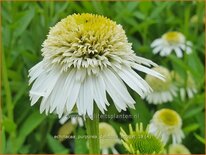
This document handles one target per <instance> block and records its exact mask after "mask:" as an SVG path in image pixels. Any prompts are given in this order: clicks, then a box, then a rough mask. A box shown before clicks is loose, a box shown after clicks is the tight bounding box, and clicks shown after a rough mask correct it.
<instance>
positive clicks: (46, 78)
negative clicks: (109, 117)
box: [29, 13, 161, 119]
mask: <svg viewBox="0 0 206 155" xmlns="http://www.w3.org/2000/svg"><path fill="white" fill-rule="evenodd" d="M42 46H43V48H42V55H43V60H42V61H41V62H39V63H38V64H36V65H35V66H34V67H32V68H31V70H30V71H29V77H30V80H29V83H30V84H31V83H33V86H32V88H31V90H30V93H29V94H30V99H31V105H34V104H35V103H36V102H37V101H38V100H39V99H40V98H41V97H42V101H41V105H40V112H41V113H42V112H43V111H45V112H46V114H48V113H52V112H56V113H57V114H58V116H59V117H61V116H62V115H63V113H64V112H65V113H66V114H69V113H71V111H72V109H73V107H74V106H75V105H76V107H77V111H78V114H79V115H81V116H86V115H88V116H89V117H90V118H91V119H92V118H93V107H94V104H95V105H97V107H98V108H99V110H100V111H101V112H102V113H104V111H105V110H107V107H106V105H109V103H108V100H107V97H106V92H107V93H108V94H109V95H110V97H111V98H112V100H113V101H114V105H115V106H116V108H117V110H118V111H121V110H126V108H127V107H131V108H134V104H135V101H134V100H133V98H132V97H131V96H130V94H129V92H128V90H127V88H126V86H125V83H126V84H127V85H128V86H129V87H130V88H131V89H133V90H134V91H136V92H137V93H138V94H139V95H140V96H144V95H145V94H147V93H148V92H150V91H151V88H150V86H149V85H148V84H147V82H145V80H144V79H142V78H141V77H140V76H139V75H138V74H137V73H136V72H135V70H136V71H142V72H144V73H147V74H150V75H153V76H155V77H158V78H161V75H160V74H159V73H158V72H156V71H154V70H151V69H150V68H148V67H150V66H156V64H155V63H153V62H152V61H150V60H148V59H145V58H142V57H139V56H136V55H135V53H134V51H133V50H132V46H131V43H128V40H127V37H126V35H125V31H124V30H123V29H122V26H121V25H117V24H116V23H115V22H113V21H112V20H110V19H108V18H105V17H103V16H100V15H93V14H88V13H85V14H74V15H69V16H68V17H66V18H65V19H62V20H61V21H60V22H58V23H57V24H56V25H55V26H54V27H52V28H51V29H50V32H49V34H48V37H47V39H46V40H45V41H44V43H43V45H42Z"/></svg>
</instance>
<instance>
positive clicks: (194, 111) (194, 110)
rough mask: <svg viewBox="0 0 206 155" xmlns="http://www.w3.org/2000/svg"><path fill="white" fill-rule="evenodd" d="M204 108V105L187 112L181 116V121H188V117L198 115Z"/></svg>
mask: <svg viewBox="0 0 206 155" xmlns="http://www.w3.org/2000/svg"><path fill="white" fill-rule="evenodd" d="M203 108H204V105H203V106H198V107H195V108H193V109H191V110H188V111H187V112H186V113H185V115H183V119H188V118H190V117H193V116H195V115H196V114H198V113H199V112H201V111H202V110H203Z"/></svg>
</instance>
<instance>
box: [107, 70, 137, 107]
mask: <svg viewBox="0 0 206 155" xmlns="http://www.w3.org/2000/svg"><path fill="white" fill-rule="evenodd" d="M103 76H104V81H105V84H106V90H107V92H108V93H109V95H110V96H111V98H112V99H113V101H114V104H115V106H116V107H119V108H121V109H123V110H126V106H127V105H132V104H134V103H135V101H134V100H133V99H132V97H131V96H130V94H129V93H128V91H127V88H126V87H125V85H124V83H123V82H122V81H121V80H120V79H119V78H118V77H117V76H116V75H115V74H114V73H113V72H112V71H111V70H109V69H105V71H104V72H103Z"/></svg>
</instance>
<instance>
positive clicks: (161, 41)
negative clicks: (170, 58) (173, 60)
mask: <svg viewBox="0 0 206 155" xmlns="http://www.w3.org/2000/svg"><path fill="white" fill-rule="evenodd" d="M151 47H152V48H154V49H153V53H154V54H157V53H160V55H161V56H167V55H170V54H171V52H172V51H174V52H175V53H176V55H177V57H179V58H181V57H183V54H182V51H185V52H186V53H187V54H190V53H191V52H192V49H191V47H192V43H191V42H190V41H186V39H185V36H184V35H183V34H182V33H180V32H176V31H172V32H167V33H165V34H163V35H162V37H161V38H158V39H156V40H154V41H153V42H152V44H151Z"/></svg>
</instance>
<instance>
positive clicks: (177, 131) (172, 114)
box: [149, 109, 184, 144]
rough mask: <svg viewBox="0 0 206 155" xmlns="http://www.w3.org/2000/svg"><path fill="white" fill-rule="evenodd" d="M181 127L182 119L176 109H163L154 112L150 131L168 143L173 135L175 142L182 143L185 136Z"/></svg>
mask: <svg viewBox="0 0 206 155" xmlns="http://www.w3.org/2000/svg"><path fill="white" fill-rule="evenodd" d="M181 127H182V119H181V117H180V116H179V114H178V113H177V112H176V111H174V110H171V109H161V110H159V111H157V112H156V113H155V114H154V116H153V118H152V120H151V123H150V126H149V132H150V133H153V134H154V135H156V136H157V137H160V138H161V139H162V141H163V142H164V143H167V142H168V140H169V137H170V136H172V141H173V144H176V143H181V141H182V138H183V137H184V134H183V132H182V129H181Z"/></svg>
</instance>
